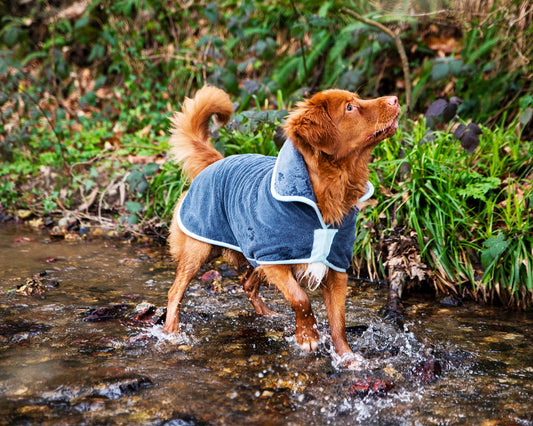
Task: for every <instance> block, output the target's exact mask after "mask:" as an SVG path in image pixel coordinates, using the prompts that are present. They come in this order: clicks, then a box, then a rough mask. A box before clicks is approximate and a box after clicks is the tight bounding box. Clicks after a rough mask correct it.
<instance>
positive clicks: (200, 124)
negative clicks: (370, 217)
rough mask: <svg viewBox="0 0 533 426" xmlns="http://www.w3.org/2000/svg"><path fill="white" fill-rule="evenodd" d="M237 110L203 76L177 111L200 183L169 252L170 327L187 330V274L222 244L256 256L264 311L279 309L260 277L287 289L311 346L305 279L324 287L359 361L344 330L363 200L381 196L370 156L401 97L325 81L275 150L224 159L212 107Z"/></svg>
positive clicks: (299, 334)
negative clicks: (173, 266) (183, 319)
mask: <svg viewBox="0 0 533 426" xmlns="http://www.w3.org/2000/svg"><path fill="white" fill-rule="evenodd" d="M232 113H233V106H232V103H231V101H230V98H229V96H228V95H227V94H226V93H225V92H224V91H222V90H221V89H218V88H216V87H213V86H204V87H203V88H202V89H200V90H199V91H198V92H197V93H196V96H195V97H194V99H189V98H186V99H185V101H184V103H183V106H182V110H181V112H176V113H175V114H174V116H173V117H172V118H171V130H170V133H171V135H170V140H169V145H170V154H171V155H172V156H173V157H174V159H175V160H176V161H178V162H180V163H181V165H182V172H183V173H184V174H185V176H187V177H188V178H189V179H190V180H191V186H190V188H189V190H188V192H187V193H185V194H184V195H182V197H181V198H180V200H179V201H178V203H177V205H176V207H175V210H174V215H173V219H172V222H171V224H170V234H169V239H168V241H169V246H170V252H171V254H172V256H173V258H174V259H175V260H176V261H177V262H178V265H177V270H176V278H175V281H174V283H173V285H172V287H171V288H170V290H169V292H168V306H167V316H166V321H165V325H164V332H166V333H175V332H178V328H179V310H180V304H181V300H182V298H183V295H184V293H185V290H186V288H187V285H188V284H189V282H190V281H191V280H192V279H193V278H194V276H195V275H196V274H197V273H198V271H199V269H200V268H201V266H202V265H203V264H204V263H206V262H207V261H208V259H210V257H211V256H212V254H213V252H217V253H218V252H219V251H220V250H222V251H223V254H224V256H225V257H226V258H227V260H228V262H230V263H232V264H233V265H235V266H237V267H238V266H242V265H245V266H248V270H247V271H246V273H244V275H243V277H242V278H241V283H242V285H243V287H244V291H245V293H246V295H247V297H248V299H249V300H250V302H251V304H252V306H253V307H254V309H255V311H256V312H257V313H258V314H260V315H266V316H273V315H275V312H273V311H271V310H270V309H269V308H268V307H267V306H266V304H265V303H264V301H263V300H262V299H261V298H260V296H259V291H258V289H259V287H260V285H261V283H263V282H268V283H269V284H272V285H275V287H277V288H278V289H279V290H280V291H281V293H282V294H283V296H284V298H285V299H286V300H287V301H288V302H289V303H290V305H291V307H292V308H293V310H294V312H295V316H296V331H295V339H296V342H297V344H298V345H299V346H300V347H301V348H302V349H303V350H304V351H314V350H316V349H317V347H318V343H319V333H318V329H317V322H316V319H315V316H314V314H313V311H312V309H311V304H310V301H309V297H308V296H307V293H306V292H305V291H304V289H303V288H302V286H303V285H305V284H307V285H308V286H309V288H310V289H316V288H320V290H321V292H322V295H323V298H324V302H325V306H326V311H327V315H328V321H329V326H330V334H331V339H332V342H333V345H334V349H335V352H336V353H337V354H338V355H339V356H340V357H341V358H344V359H352V361H351V362H353V363H354V365H355V366H356V368H357V366H360V365H361V363H362V362H364V358H362V357H361V356H359V355H356V354H354V353H353V352H352V350H351V349H350V346H349V345H348V341H347V338H346V332H345V300H346V292H347V281H348V275H347V273H346V270H347V269H348V268H349V267H350V264H351V260H352V256H353V254H352V251H353V244H354V241H355V225H356V217H357V213H358V212H359V210H358V208H357V207H356V204H357V203H358V202H360V201H362V200H364V199H366V198H368V197H369V196H371V195H372V192H373V187H372V185H371V184H370V183H369V182H368V177H369V168H368V163H369V161H370V155H371V152H372V149H373V148H374V147H375V146H376V145H377V144H378V142H380V141H382V140H383V139H385V138H387V137H390V136H392V135H393V134H394V133H395V132H396V129H397V127H398V117H399V115H400V105H399V103H398V99H397V97H396V96H387V97H380V98H377V99H372V100H363V99H361V98H360V97H359V96H358V95H357V94H355V93H351V92H349V91H345V90H339V89H331V90H325V91H322V92H318V93H316V94H315V95H313V96H312V97H311V98H309V99H307V100H304V101H302V102H300V103H298V104H297V106H296V108H295V109H294V110H292V111H291V112H290V113H289V115H288V117H287V119H286V121H285V124H284V126H283V130H284V133H285V135H286V137H287V140H286V142H285V144H284V145H283V147H282V148H281V150H280V152H279V155H278V157H267V156H262V155H258V154H246V155H236V156H230V157H227V158H224V157H223V156H222V155H221V154H220V153H219V152H218V151H217V150H216V149H215V148H214V147H213V145H212V144H211V142H210V132H209V122H210V119H211V117H213V116H214V118H215V119H216V121H218V123H219V124H221V125H224V124H225V123H227V121H228V120H229V119H230V117H231V115H232Z"/></svg>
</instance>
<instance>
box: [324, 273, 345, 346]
mask: <svg viewBox="0 0 533 426" xmlns="http://www.w3.org/2000/svg"><path fill="white" fill-rule="evenodd" d="M347 288H348V274H346V273H343V272H337V271H333V270H330V271H329V273H328V276H327V278H326V280H325V282H324V283H323V284H322V286H321V289H322V295H323V296H324V302H325V304H326V312H327V313H328V320H329V327H330V329H331V339H332V340H333V345H334V346H335V352H337V354H339V355H340V356H342V355H344V354H345V353H348V352H352V350H351V349H350V346H349V345H348V340H347V339H346V329H345V325H346V314H345V304H346V291H347Z"/></svg>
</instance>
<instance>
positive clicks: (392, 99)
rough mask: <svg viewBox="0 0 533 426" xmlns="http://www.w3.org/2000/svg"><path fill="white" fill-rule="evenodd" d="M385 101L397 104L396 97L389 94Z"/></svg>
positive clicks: (393, 104) (391, 104)
mask: <svg viewBox="0 0 533 426" xmlns="http://www.w3.org/2000/svg"><path fill="white" fill-rule="evenodd" d="M387 103H388V104H389V105H390V106H397V105H398V98H397V97H396V96H389V97H388V98H387Z"/></svg>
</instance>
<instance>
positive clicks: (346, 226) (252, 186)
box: [177, 141, 374, 272]
mask: <svg viewBox="0 0 533 426" xmlns="http://www.w3.org/2000/svg"><path fill="white" fill-rule="evenodd" d="M367 188H368V191H367V193H366V194H365V195H364V196H363V197H362V198H361V199H360V200H359V201H364V200H366V199H368V198H370V197H371V196H372V194H373V192H374V187H373V186H372V184H371V183H370V182H368V183H367ZM358 213H359V209H358V208H357V207H355V206H354V209H353V210H352V212H351V213H350V214H349V215H347V216H346V217H345V218H344V221H343V222H342V224H341V226H340V227H335V226H331V225H330V226H328V225H326V224H325V223H324V220H323V218H322V215H321V213H320V210H319V209H318V206H317V204H316V198H315V194H314V192H313V187H312V186H311V181H310V179H309V175H308V173H307V168H306V166H305V162H304V159H303V157H302V155H301V154H300V153H299V152H298V151H297V150H296V148H295V147H294V146H293V144H292V143H291V142H290V141H287V142H285V144H284V145H283V147H282V148H281V150H280V152H279V155H278V157H277V158H276V157H268V156H263V155H259V154H245V155H235V156H231V157H227V158H224V159H223V160H220V161H217V162H216V163H213V164H211V165H210V166H209V167H207V168H206V169H205V170H203V171H202V172H201V173H200V174H199V175H198V176H197V177H196V178H195V179H194V180H193V182H192V183H191V186H190V188H189V191H188V192H187V194H186V195H185V197H184V199H183V201H182V203H181V206H180V210H179V213H178V215H177V218H178V219H177V220H178V224H179V227H180V228H181V230H182V231H183V232H184V233H185V234H187V235H188V236H190V237H192V238H194V239H197V240H200V241H204V242H207V243H210V244H214V245H217V246H222V247H227V248H230V249H233V250H237V251H239V252H242V253H243V254H244V256H245V257H246V258H247V259H248V261H249V262H250V263H251V264H252V265H253V266H254V267H256V266H258V265H263V264H295V263H314V262H322V263H324V264H326V265H327V266H329V267H330V268H332V269H334V270H336V271H340V272H344V271H346V269H348V267H349V266H350V263H351V260H352V250H353V245H354V242H355V227H356V220H357V214H358ZM207 218H208V220H206V219H207Z"/></svg>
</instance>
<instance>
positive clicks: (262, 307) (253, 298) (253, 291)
mask: <svg viewBox="0 0 533 426" xmlns="http://www.w3.org/2000/svg"><path fill="white" fill-rule="evenodd" d="M262 282H263V277H262V276H261V274H260V273H259V272H258V271H257V270H255V269H251V268H250V269H248V270H247V271H246V273H245V274H244V275H243V276H242V278H241V284H242V286H243V288H244V292H245V293H246V297H247V298H248V300H249V301H250V303H251V304H252V306H253V307H254V309H255V312H257V313H258V314H259V315H263V316H265V317H274V316H277V315H279V314H278V313H277V312H274V311H272V310H271V309H269V307H268V306H267V305H266V304H265V302H264V301H263V299H261V296H259V287H260V285H261V283H262Z"/></svg>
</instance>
